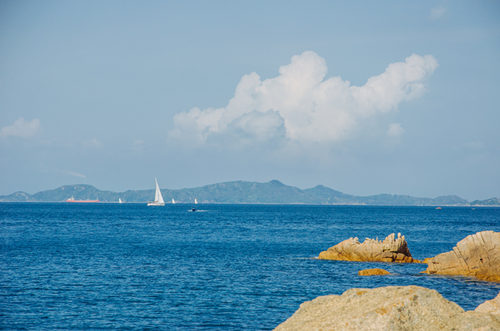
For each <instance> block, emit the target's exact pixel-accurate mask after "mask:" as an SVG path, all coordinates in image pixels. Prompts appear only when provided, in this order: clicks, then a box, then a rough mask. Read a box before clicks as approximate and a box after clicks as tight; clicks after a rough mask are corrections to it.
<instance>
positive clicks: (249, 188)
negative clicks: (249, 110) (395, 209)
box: [0, 180, 500, 206]
mask: <svg viewBox="0 0 500 331" xmlns="http://www.w3.org/2000/svg"><path fill="white" fill-rule="evenodd" d="M161 191H162V193H163V196H164V198H165V201H167V202H168V201H170V200H171V199H175V201H176V202H179V203H190V202H193V201H194V199H195V198H196V199H197V200H198V201H199V202H200V203H234V204H238V203H240V204H252V203H253V204H318V205H378V206H380V205H390V206H500V200H499V199H498V198H490V199H486V200H474V201H467V200H465V199H463V198H461V197H459V196H456V195H446V196H439V197H436V198H420V197H412V196H409V195H398V194H377V195H369V196H355V195H350V194H345V193H342V192H340V191H336V190H334V189H331V188H329V187H326V186H323V185H318V186H315V187H313V188H308V189H300V188H298V187H294V186H289V185H285V184H283V183H282V182H280V181H278V180H271V181H269V182H266V183H259V182H246V181H233V182H225V183H218V184H212V185H205V186H201V187H194V188H184V189H178V190H170V189H162V190H161ZM70 197H74V199H78V200H95V199H99V201H101V202H118V199H121V200H123V201H124V202H135V203H145V202H147V201H150V200H151V199H152V198H153V197H154V190H153V189H151V190H128V191H125V192H111V191H101V190H99V189H97V188H96V187H94V186H92V185H83V184H78V185H65V186H61V187H58V188H56V189H53V190H46V191H41V192H38V193H35V194H28V193H26V192H15V193H12V194H9V195H4V196H0V202H64V201H66V200H67V199H69V198H70Z"/></svg>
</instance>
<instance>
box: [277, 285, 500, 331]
mask: <svg viewBox="0 0 500 331" xmlns="http://www.w3.org/2000/svg"><path fill="white" fill-rule="evenodd" d="M275 330H428V331H433V330H483V331H484V330H500V316H499V315H495V314H491V313H484V312H475V311H469V312H464V310H463V309H462V308H461V307H460V306H458V305H457V304H455V303H453V302H450V301H448V300H446V299H445V298H443V297H442V296H441V294H439V293H438V292H436V291H435V290H430V289H427V288H424V287H419V286H389V287H380V288H375V289H362V288H354V289H350V290H347V291H346V292H344V293H343V294H342V295H328V296H322V297H318V298H316V299H314V300H312V301H307V302H304V303H303V304H301V305H300V308H299V309H298V310H297V311H296V312H295V314H293V315H292V316H291V317H290V318H289V319H287V320H286V321H285V322H283V323H282V324H280V325H278V327H277V328H276V329H275Z"/></svg>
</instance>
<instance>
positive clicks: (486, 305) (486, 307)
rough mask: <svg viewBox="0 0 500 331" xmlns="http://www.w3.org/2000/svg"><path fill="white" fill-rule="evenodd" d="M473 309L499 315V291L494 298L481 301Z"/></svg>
mask: <svg viewBox="0 0 500 331" xmlns="http://www.w3.org/2000/svg"><path fill="white" fill-rule="evenodd" d="M474 311H476V312H480V313H490V314H495V315H500V292H499V293H498V295H497V296H496V298H494V299H491V300H488V301H485V302H483V303H482V304H480V305H479V306H477V308H476V309H475V310H474Z"/></svg>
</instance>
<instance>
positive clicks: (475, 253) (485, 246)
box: [424, 231, 500, 282]
mask: <svg viewBox="0 0 500 331" xmlns="http://www.w3.org/2000/svg"><path fill="white" fill-rule="evenodd" d="M425 261H426V262H427V269H426V270H425V271H424V272H425V273H428V274H440V275H462V276H473V277H476V278H479V279H482V280H487V281H493V282H500V232H493V231H483V232H478V233H476V234H473V235H470V236H467V237H465V238H464V239H462V240H460V241H459V242H458V243H457V245H456V246H455V247H453V250H452V251H450V252H446V253H442V254H439V255H436V256H435V257H433V258H429V259H426V260H425Z"/></svg>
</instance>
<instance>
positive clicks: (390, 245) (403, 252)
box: [318, 233, 420, 263]
mask: <svg viewBox="0 0 500 331" xmlns="http://www.w3.org/2000/svg"><path fill="white" fill-rule="evenodd" d="M318 258H319V259H322V260H341V261H363V262H399V263H412V262H420V261H418V260H415V259H413V258H412V256H411V254H410V250H409V249H408V244H407V242H406V240H405V236H401V234H400V233H398V236H397V237H396V236H395V235H394V233H391V234H390V235H388V236H387V237H386V238H385V239H384V240H383V241H380V240H377V239H370V238H366V239H365V241H364V242H363V243H360V242H359V240H358V238H349V239H347V240H344V241H342V242H341V243H339V244H337V245H335V246H333V247H330V248H328V250H326V251H323V252H321V253H320V254H319V256H318Z"/></svg>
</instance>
